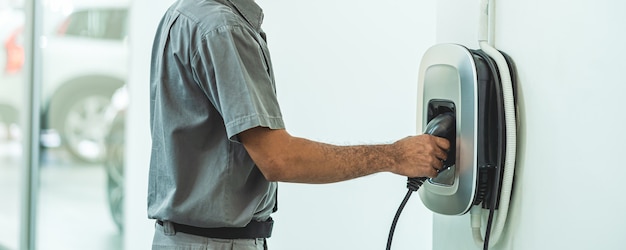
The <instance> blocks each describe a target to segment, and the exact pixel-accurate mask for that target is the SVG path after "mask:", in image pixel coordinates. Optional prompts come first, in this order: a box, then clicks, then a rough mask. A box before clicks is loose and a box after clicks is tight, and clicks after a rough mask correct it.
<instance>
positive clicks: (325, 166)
mask: <svg viewBox="0 0 626 250" xmlns="http://www.w3.org/2000/svg"><path fill="white" fill-rule="evenodd" d="M239 137H240V139H241V141H242V143H243V145H244V147H245V148H246V150H247V151H248V153H249V154H250V157H252V159H253V160H254V162H255V163H256V165H257V166H258V167H259V169H260V170H261V172H262V173H263V175H264V176H265V178H266V179H267V180H269V181H284V182H298V183H330V182H338V181H343V180H349V179H353V178H357V177H361V176H365V175H369V174H373V173H377V172H386V171H388V172H392V173H396V174H400V175H404V176H411V177H417V176H428V177H435V176H437V169H440V168H441V167H442V166H443V164H442V160H444V159H445V158H446V153H445V151H444V150H447V148H448V147H449V143H448V142H447V140H445V139H442V138H436V137H434V136H431V135H419V136H409V137H406V138H404V139H402V140H399V141H396V142H394V143H393V144H386V145H359V146H336V145H330V144H326V143H321V142H315V141H311V140H307V139H304V138H299V137H293V136H291V135H289V134H288V133H287V132H286V131H285V130H284V129H282V130H281V129H279V130H271V129H268V128H263V127H256V128H252V129H249V130H246V131H244V132H242V133H240V134H239Z"/></svg>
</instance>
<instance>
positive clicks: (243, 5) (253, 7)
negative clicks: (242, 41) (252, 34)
mask: <svg viewBox="0 0 626 250" xmlns="http://www.w3.org/2000/svg"><path fill="white" fill-rule="evenodd" d="M228 2H230V3H231V4H232V5H233V6H234V7H235V8H236V9H237V11H239V13H241V15H242V16H243V18H245V19H246V21H248V23H250V25H252V26H253V27H254V28H255V29H257V30H260V29H261V24H262V23H263V9H261V7H260V6H259V5H258V4H257V3H255V2H254V1H253V0H228Z"/></svg>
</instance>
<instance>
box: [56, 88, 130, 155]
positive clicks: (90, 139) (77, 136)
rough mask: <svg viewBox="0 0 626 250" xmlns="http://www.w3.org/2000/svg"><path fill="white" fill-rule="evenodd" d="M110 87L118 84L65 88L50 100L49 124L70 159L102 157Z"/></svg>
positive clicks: (111, 89) (106, 127)
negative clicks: (69, 90)
mask: <svg viewBox="0 0 626 250" xmlns="http://www.w3.org/2000/svg"><path fill="white" fill-rule="evenodd" d="M114 87H118V86H111V87H104V86H99V87H97V88H93V89H81V90H78V91H73V92H68V91H66V93H64V94H61V95H58V96H55V98H54V99H53V100H52V102H51V105H50V107H51V110H50V112H49V113H48V116H49V119H50V121H51V124H50V125H51V128H52V129H54V130H56V132H57V133H58V134H59V136H60V138H61V143H62V144H63V146H64V148H65V149H66V150H67V151H68V152H69V153H70V154H71V155H72V156H73V158H74V159H76V160H79V161H82V162H86V163H101V162H102V161H103V160H104V154H105V143H104V140H105V134H106V131H107V130H108V126H109V124H108V122H107V119H106V112H107V109H108V108H109V105H110V103H111V95H112V94H113V91H114V89H115V88H114ZM68 93H72V94H68Z"/></svg>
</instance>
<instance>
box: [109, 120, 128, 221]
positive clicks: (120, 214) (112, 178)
mask: <svg viewBox="0 0 626 250" xmlns="http://www.w3.org/2000/svg"><path fill="white" fill-rule="evenodd" d="M124 120H125V119H124V113H123V112H120V113H118V114H117V116H116V118H115V120H114V121H113V123H112V124H111V128H110V130H109V132H108V134H107V136H106V158H105V160H104V166H105V169H106V174H107V199H108V202H109V211H110V213H111V218H112V219H113V222H114V223H115V225H116V226H117V228H118V229H119V231H120V232H122V231H123V229H124V226H123V225H124V125H125V124H124Z"/></svg>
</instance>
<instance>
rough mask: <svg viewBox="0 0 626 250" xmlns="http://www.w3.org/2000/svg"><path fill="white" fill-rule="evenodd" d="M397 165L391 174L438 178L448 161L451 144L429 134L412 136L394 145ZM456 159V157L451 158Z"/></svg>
mask: <svg viewBox="0 0 626 250" xmlns="http://www.w3.org/2000/svg"><path fill="white" fill-rule="evenodd" d="M392 146H393V147H394V148H395V150H394V151H395V152H396V153H397V155H396V156H395V157H394V158H396V159H397V164H396V165H395V166H394V168H393V169H392V170H391V172H393V173H396V174H399V175H404V176H407V177H423V176H427V177H431V178H434V177H437V171H438V170H441V168H442V167H443V161H444V160H446V159H447V157H448V155H447V153H446V151H448V149H449V148H450V142H449V141H448V140H446V139H444V138H441V137H437V136H432V135H428V134H423V135H418V136H410V137H406V138H404V139H402V140H399V141H397V142H395V143H394V144H392ZM451 157H455V156H451Z"/></svg>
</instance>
